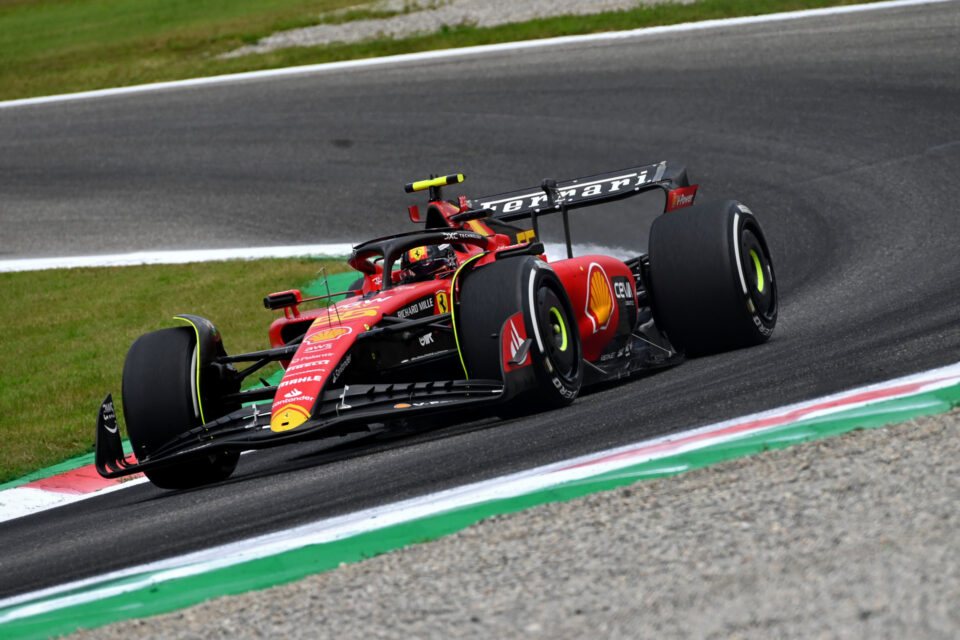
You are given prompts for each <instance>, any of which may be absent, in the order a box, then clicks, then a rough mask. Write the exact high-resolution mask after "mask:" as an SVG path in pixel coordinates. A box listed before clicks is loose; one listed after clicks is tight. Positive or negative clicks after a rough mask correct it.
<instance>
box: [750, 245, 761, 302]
mask: <svg viewBox="0 0 960 640" xmlns="http://www.w3.org/2000/svg"><path fill="white" fill-rule="evenodd" d="M750 257H751V258H753V267H754V269H756V271H757V291H759V292H760V293H763V267H762V266H761V265H760V257H759V256H757V252H756V251H754V250H753V249H750Z"/></svg>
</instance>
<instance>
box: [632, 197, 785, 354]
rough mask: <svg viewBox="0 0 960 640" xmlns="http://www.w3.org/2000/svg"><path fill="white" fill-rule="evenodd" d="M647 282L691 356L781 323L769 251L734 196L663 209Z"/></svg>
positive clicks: (658, 313)
mask: <svg viewBox="0 0 960 640" xmlns="http://www.w3.org/2000/svg"><path fill="white" fill-rule="evenodd" d="M649 248H650V251H649V255H650V289H651V296H652V298H653V312H654V317H655V319H656V321H657V325H658V326H659V327H660V329H661V330H662V331H663V332H664V333H666V334H667V337H668V338H669V339H670V341H671V342H672V343H673V344H674V345H675V346H676V347H677V348H678V349H680V350H682V351H685V352H686V353H687V354H688V355H705V354H709V353H717V352H720V351H726V350H729V349H736V348H740V347H747V346H752V345H756V344H760V343H762V342H765V341H766V340H768V339H769V338H770V336H771V334H772V333H773V329H774V327H775V326H776V324H777V311H778V306H779V298H778V295H777V283H776V280H775V279H774V275H773V262H772V261H771V259H770V251H769V249H768V248H767V243H766V240H765V239H764V236H763V232H762V231H761V229H760V224H759V223H758V222H757V220H756V218H754V217H753V214H752V213H751V212H750V210H749V209H748V208H747V207H746V206H744V205H742V204H740V203H739V202H734V201H732V200H727V201H721V202H707V203H704V204H698V205H694V206H692V207H690V208H685V209H679V210H677V211H672V212H669V213H666V214H664V215H662V216H660V217H659V218H657V219H656V220H654V222H653V225H652V226H651V228H650V247H649Z"/></svg>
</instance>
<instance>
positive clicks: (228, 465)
mask: <svg viewBox="0 0 960 640" xmlns="http://www.w3.org/2000/svg"><path fill="white" fill-rule="evenodd" d="M199 360H200V357H199V355H198V349H197V340H196V336H195V333H194V330H193V329H192V328H190V327H175V328H172V329H162V330H160V331H154V332H152V333H148V334H145V335H143V336H140V337H139V338H137V340H136V341H134V343H133V345H131V347H130V351H129V352H127V359H126V362H124V365H123V413H124V416H125V418H126V425H127V434H128V435H129V437H130V444H131V445H132V446H133V452H134V454H136V456H137V459H138V460H141V461H143V460H149V458H150V456H151V455H152V454H154V453H156V452H157V451H158V450H159V449H160V448H161V447H162V446H163V445H164V444H166V443H168V442H170V441H171V440H173V439H174V438H176V437H177V436H179V435H181V434H182V433H184V432H186V431H189V430H190V429H192V428H194V427H197V426H199V425H200V424H201V423H202V420H201V413H202V412H201V406H202V404H203V400H204V398H203V397H202V395H201V394H200V393H198V387H199V386H200V385H199V383H198V370H200V369H201V368H202V367H204V366H205V365H206V364H208V363H204V362H200V361H199ZM211 400H212V399H211ZM214 404H215V403H214V402H208V403H207V406H208V408H210V407H213V406H214ZM205 417H206V418H207V420H208V421H209V420H211V419H213V418H216V417H219V416H205ZM239 457H240V454H239V453H237V452H227V451H224V452H218V453H213V454H209V455H206V456H203V457H200V458H192V459H189V460H185V461H183V462H180V463H177V464H175V465H173V466H170V467H162V468H159V469H152V470H149V471H145V472H144V473H145V475H146V476H147V478H148V479H149V480H150V482H152V483H153V484H155V485H157V486H158V487H161V488H164V489H186V488H190V487H196V486H200V485H204V484H209V483H212V482H218V481H220V480H224V479H226V478H227V477H229V476H230V474H231V473H233V470H234V469H235V468H236V466H237V460H238V459H239Z"/></svg>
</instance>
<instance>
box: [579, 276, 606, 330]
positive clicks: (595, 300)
mask: <svg viewBox="0 0 960 640" xmlns="http://www.w3.org/2000/svg"><path fill="white" fill-rule="evenodd" d="M587 282H588V283H589V285H588V286H589V287H590V288H589V290H588V291H587V308H586V309H584V312H585V313H586V314H587V317H588V318H590V322H591V323H593V332H594V333H596V332H597V331H603V330H604V329H606V328H607V326H608V325H609V324H610V318H611V317H612V316H613V289H611V288H610V279H609V278H607V274H606V272H605V271H604V270H603V267H601V266H600V265H598V264H597V263H595V262H594V263H592V264H591V265H590V272H589V273H588V274H587Z"/></svg>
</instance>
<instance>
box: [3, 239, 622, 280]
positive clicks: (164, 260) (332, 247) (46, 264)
mask: <svg viewBox="0 0 960 640" xmlns="http://www.w3.org/2000/svg"><path fill="white" fill-rule="evenodd" d="M354 244H356V243H349V242H343V243H336V244H304V245H293V246H289V247H284V246H276V247H242V248H236V249H194V250H190V251H137V252H134V253H116V254H112V255H101V256H59V257H53V258H17V259H11V260H0V273H4V272H11V271H42V270H44V269H79V268H81V267H131V266H136V265H142V264H185V263H188V262H215V261H219V260H257V259H260V258H299V257H313V258H344V257H346V256H349V255H350V252H351V251H352V250H353V247H354ZM545 247H546V253H547V257H548V259H549V260H551V261H553V260H562V259H564V258H566V257H567V248H566V245H563V244H554V243H546V245H545ZM573 248H574V250H575V253H576V255H586V254H594V253H599V254H603V255H609V256H613V257H620V258H623V259H626V258H628V257H631V256H633V255H635V254H636V251H635V250H633V249H625V248H618V247H602V246H600V245H596V244H574V245H573Z"/></svg>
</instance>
